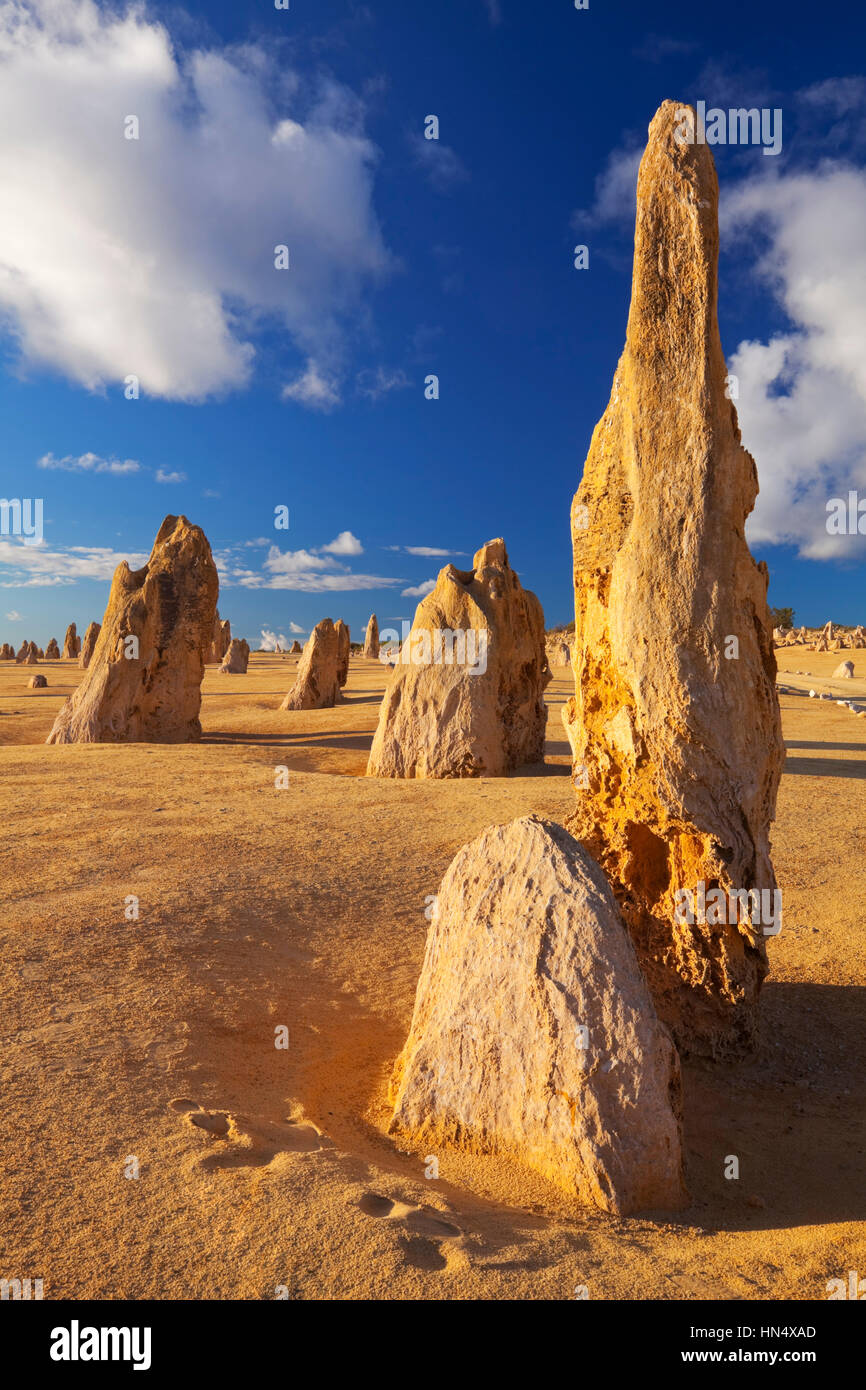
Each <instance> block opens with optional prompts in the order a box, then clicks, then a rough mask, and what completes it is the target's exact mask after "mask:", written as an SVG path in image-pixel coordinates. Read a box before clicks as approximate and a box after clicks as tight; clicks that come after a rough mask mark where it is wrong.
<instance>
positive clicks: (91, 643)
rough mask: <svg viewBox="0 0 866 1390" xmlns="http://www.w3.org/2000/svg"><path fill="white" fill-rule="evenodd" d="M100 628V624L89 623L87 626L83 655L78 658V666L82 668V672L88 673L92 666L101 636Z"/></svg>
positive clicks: (82, 644) (82, 647) (82, 645)
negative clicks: (98, 639) (98, 638)
mask: <svg viewBox="0 0 866 1390" xmlns="http://www.w3.org/2000/svg"><path fill="white" fill-rule="evenodd" d="M99 628H100V624H99V623H88V625H87V631H86V632H85V634H84V641H83V642H82V643H81V655H80V656H79V658H78V665H79V666H80V667H81V669H82V671H86V670H87V668H88V666H89V665H90V662H91V658H92V657H93V652H94V649H95V647H96V639H97V637H98V636H99Z"/></svg>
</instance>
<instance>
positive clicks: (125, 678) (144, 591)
mask: <svg viewBox="0 0 866 1390" xmlns="http://www.w3.org/2000/svg"><path fill="white" fill-rule="evenodd" d="M218 590H219V579H218V577H217V571H216V566H215V565H214V562H213V558H212V556H211V551H210V546H209V545H208V542H207V537H206V536H205V534H204V532H203V531H202V530H201V529H200V528H199V527H198V526H192V525H191V524H190V522H189V521H187V519H186V517H185V516H167V517H166V518H165V520H164V521H163V523H162V525H161V526H160V528H159V532H158V534H157V537H156V540H155V541H154V544H153V550H152V551H151V553H150V558H149V559H148V561H147V564H146V565H145V566H144V567H143V568H142V569H140V570H130V568H129V566H128V565H127V563H126V561H124V562H123V563H122V564H120V565H118V567H117V569H116V570H115V571H114V578H113V580H112V583H111V593H110V595H109V598H108V607H107V608H106V610H105V616H104V618H103V620H102V627H101V630H100V633H99V637H98V639H97V642H96V647H95V650H94V652H93V657H92V658H91V662H90V665H89V666H88V668H87V672H86V674H85V676H84V678H83V679H82V681H81V683H80V685H79V686H78V689H77V690H76V691H75V693H74V694H73V695H71V696H70V697H69V699H67V701H66V702H65V704H64V705H63V707H62V709H61V710H60V713H59V714H58V716H57V719H56V721H55V724H54V728H53V729H52V730H51V733H50V735H49V736H48V739H47V742H48V743H187V742H194V741H196V740H198V739H199V738H200V737H201V724H200V723H199V711H200V709H201V681H202V675H203V673H204V664H203V660H202V657H203V652H204V650H205V646H206V643H207V640H208V636H209V634H210V633H211V632H212V630H213V620H214V611H215V608H216V600H217V593H218Z"/></svg>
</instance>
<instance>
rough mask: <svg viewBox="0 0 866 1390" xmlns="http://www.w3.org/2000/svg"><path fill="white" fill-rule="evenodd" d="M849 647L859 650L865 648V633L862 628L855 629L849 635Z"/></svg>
mask: <svg viewBox="0 0 866 1390" xmlns="http://www.w3.org/2000/svg"><path fill="white" fill-rule="evenodd" d="M851 646H852V647H859V648H861V649H862V648H863V647H866V632H864V630H863V628H862V627H860V626H858V627H855V629H854V631H853V632H852V633H851Z"/></svg>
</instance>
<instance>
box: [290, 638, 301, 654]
mask: <svg viewBox="0 0 866 1390" xmlns="http://www.w3.org/2000/svg"><path fill="white" fill-rule="evenodd" d="M302 651H303V647H302V646H301V644H300V642H299V641H298V639H297V637H296V638H295V640H294V642H293V643H292V645H291V646H290V647H289V653H290V655H291V656H300V654H301V652H302Z"/></svg>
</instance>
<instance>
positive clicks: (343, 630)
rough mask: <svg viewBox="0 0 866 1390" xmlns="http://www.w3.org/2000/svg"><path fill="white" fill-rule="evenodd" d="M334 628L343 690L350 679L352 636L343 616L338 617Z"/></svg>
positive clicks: (339, 678)
mask: <svg viewBox="0 0 866 1390" xmlns="http://www.w3.org/2000/svg"><path fill="white" fill-rule="evenodd" d="M370 621H371V622H373V621H374V619H372V618H371V620H370ZM334 630H335V631H336V633H337V639H338V650H339V653H340V673H339V677H338V680H339V684H340V689H341V690H342V688H343V686H344V685H345V684H346V681H347V680H348V679H349V653H350V651H351V645H352V638H351V634H350V632H349V628H348V626H347V624H346V623H344V622H343V619H342V618H338V619H337V621H336V622H335V623H334ZM368 631H369V629H368ZM377 644H378V635H377ZM377 655H378V652H377Z"/></svg>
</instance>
